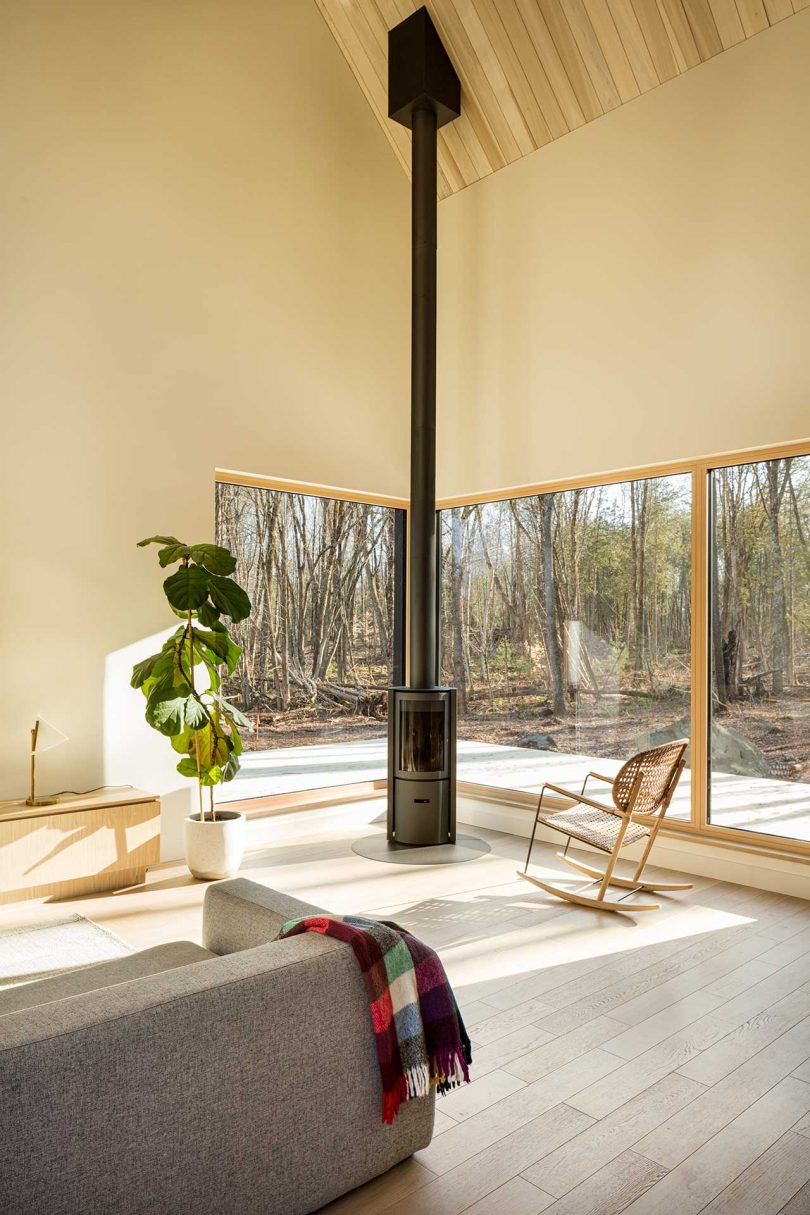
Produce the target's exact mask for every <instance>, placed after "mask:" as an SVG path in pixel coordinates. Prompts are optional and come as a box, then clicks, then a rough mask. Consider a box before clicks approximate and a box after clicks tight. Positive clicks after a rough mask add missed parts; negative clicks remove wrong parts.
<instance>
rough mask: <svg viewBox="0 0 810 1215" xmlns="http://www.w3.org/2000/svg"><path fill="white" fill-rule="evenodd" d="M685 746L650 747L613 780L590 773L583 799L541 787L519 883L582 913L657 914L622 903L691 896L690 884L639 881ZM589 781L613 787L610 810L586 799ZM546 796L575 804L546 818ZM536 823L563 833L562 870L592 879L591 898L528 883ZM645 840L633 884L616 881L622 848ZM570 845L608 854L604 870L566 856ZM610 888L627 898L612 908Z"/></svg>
mask: <svg viewBox="0 0 810 1215" xmlns="http://www.w3.org/2000/svg"><path fill="white" fill-rule="evenodd" d="M688 745H689V740H688V739H687V738H679V739H677V740H676V741H675V742H671V743H665V744H664V745H663V746H661V747H653V748H652V750H650V751H641V752H640V753H639V754H638V755H634V756H633V758H632V759H629V760H628V761H627V763H626V764H625V765H624V767H623V768H621V770H620V771H619V773H618V775H617V776H616V777H615V778H614V779H612V780H611V778H610V777H609V776H600V774H599V773H598V772H589V773H588V775H587V776H586V777H585V780H584V781H583V782H582V792H581V793H571V792H570V791H569V790H568V789H561V788H559V786H558V785H551V784H548V783H546V784H545V785H543V788H542V789H541V790H540V801H539V802H538V806H537V814H536V815H535V819H534V827H533V828H532V838H531V840H530V842H529V851H528V854H527V856H526V869H525V870H524V871H521V870H518V877H522V878H525V879H526V881H527V882H531V883H532V885H534V886H539V887H540V889H541V890H545V891H546V892H547V893H548V894H554V895H556V896H557V897H558V898H561V899H566V900H567V901H568V902H569V903H578V904H579V905H580V906H582V907H596V908H598V909H599V910H601V911H658V910H660V903H625V902H624V900H625V899H628V898H629V897H630V895H631V894H636V893H638V892H639V891H642V890H643V891H648V892H651V893H652V892H655V891H664V890H691V889H692V887H691V885H690V884H686V885H663V884H661V883H659V882H645V881H643V880H642V874H643V872H644V866H645V865H646V863H647V857H648V856H649V855H650V849H651V848H652V846H653V843H654V842H655V837H656V835H657V834H658V829H659V827H660V826H661V823H662V822H663V819H664V815H665V814H666V812H667V809H668V807H669V803H670V802H671V801H672V795H673V793H674V792H675V788H676V786H677V784H678V781H679V779H680V775H681V772H682V771H683V768H684V752H685V751H686V748H687V746H688ZM591 777H593V778H594V780H601V781H605V783H606V784H608V785H610V786H611V793H612V796H613V803H614V804H613V806H606V805H601V804H600V803H599V802H595V801H591V799H590V798H587V797H586V796H585V786H586V785H587V783H588V780H589V778H591ZM547 790H551V791H552V792H553V793H556V794H558V795H559V796H561V797H565V798H569V799H571V800H573V801H575V802H577V803H578V804H577V805H576V806H575V807H573V808H572V809H570V810H559V811H557V812H556V813H551V814H549V813H546V814H544V813H543V796H544V794H545V793H546V791H547ZM538 823H544V824H545V826H547V827H553V828H554V829H555V830H556V831H562V832H563V833H564V834H565V835H567V836H568V843H566V845H565V851H564V852H558V853H557V855H558V856H559V857H560V859H561V860H563V861H565V862H566V864H568V865H572V866H573V868H574V869H578V870H579V871H580V872H581V873H584V874H586V875H587V876H588V877H590V878H591V881H590V882H589V883H588V885H589V886H593V885H595V884H596V883H597V882H598V883H599V889H598V891H597V892H596V896H595V897H588V896H586V895H585V894H584V893H579V892H575V891H571V890H564V889H561V888H560V887H559V886H552V885H550V884H549V883H547V882H541V881H539V880H538V878H535V877H532V876H531V875H530V874H529V873H528V868H529V862H530V860H531V855H532V847H533V845H534V837H535V833H536V831H537V824H538ZM645 837H646V838H647V843H646V846H645V848H644V851H643V852H642V854H641V859H640V860H639V862H638V864H637V865H636V868H635V870H634V872H633V876H632V878H625V877H614V876H613V870H614V868H615V866H616V861H617V860H618V857H619V853H620V851H621V850H622V848H626V847H627V846H628V845H629V844H635V843H637V842H638V840H641V839H644V838H645ZM572 839H575V840H581V841H582V842H583V843H586V844H591V845H592V846H593V847H594V848H599V849H600V850H601V851H602V852H607V853H608V854H609V856H610V859H609V860H608V862H607V865H606V866H605V868H604V869H595V868H593V867H592V866H590V865H585V864H583V862H582V861H575V860H574V859H573V858H572V857H570V856H568V846H569V844H570V843H571V840H572ZM610 886H618V887H621V888H622V889H624V890H627V892H628V893H627V894H623V895H622V896H621V899H619V900H618V901H616V902H611V901H610V900H609V899H607V898H606V897H605V895H606V894H607V891H608V887H610ZM584 889H585V890H587V889H588V886H585V887H584Z"/></svg>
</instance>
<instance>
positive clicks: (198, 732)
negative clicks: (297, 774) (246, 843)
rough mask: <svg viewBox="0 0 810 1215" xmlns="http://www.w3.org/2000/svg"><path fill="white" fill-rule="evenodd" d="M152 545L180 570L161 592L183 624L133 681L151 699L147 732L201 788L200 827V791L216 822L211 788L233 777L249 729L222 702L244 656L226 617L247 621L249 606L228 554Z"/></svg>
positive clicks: (216, 548) (158, 540)
mask: <svg viewBox="0 0 810 1215" xmlns="http://www.w3.org/2000/svg"><path fill="white" fill-rule="evenodd" d="M149 544H158V545H160V548H159V550H158V561H159V562H160V565H161V568H162V569H166V568H167V567H168V566H171V565H177V567H178V568H177V569H176V570H175V571H174V573H172V574H169V576H168V577H167V578H166V580H165V581H164V583H163V590H164V591H165V593H166V598H167V600H168V601H169V606H170V607H171V608H172V610H173V611H174V614H175V615H176V616H179V617H180V619H181V620H182V624H181V625H180V626H179V627H178V628H177V629H176V630H175V631H174V633H172V635H171V637H170V638H169V639H168V640H167V641H166V642H165V643H164V645H163V647H162V648H161V649H160V650H159V651H158V653H157V654H152V655H151V656H150V657H149V658H144V659H143V661H142V662H138V663H136V664H135V666H134V667H133V669H132V679H131V680H130V682H131V684H132V687H133V688H140V689H141V691H142V692H143V694H144V696H145V697H146V720H147V721H148V722H149V725H150V726H152V727H153V729H155V730H157V731H158V732H159V733H160V734H165V735H166V737H167V738H168V739H169V741H170V742H171V745H172V747H173V748H174V750H175V751H176V752H177V754H178V755H180V756H181V757H182V758H181V759H180V760H179V762H178V764H177V771H178V772H179V773H180V775H181V776H187V777H189V778H190V779H192V780H196V781H197V784H198V786H199V799H200V820H201V821H204V820H205V818H206V815H205V813H204V810H203V788H208V789H209V790H210V794H209V798H210V811H209V815H208V817H209V818H210V819H211V820H212V821H214V820H215V819H216V809H215V807H214V795H213V794H214V786H215V785H219V784H222V783H223V782H225V781H230V780H233V778H234V777H235V776H236V773H237V772H238V771H239V756H240V755H241V753H242V738H241V736H240V734H239V728H240V727H242V728H243V729H250V722H249V721H248V719H247V718H246V717H245V716H244V714H243V713H241V712H240V710H239V709H238V708H237V707H236V705H234V704H231V703H230V702H229V701H228V700H226V699H225V698H224V697H223V696H222V695H221V687H222V673H221V672H222V668H224V670H225V671H226V672H227V674H228V675H233V673H234V671H235V669H236V664H237V662H238V661H239V658H240V655H241V653H242V649H241V647H240V646H238V645H237V644H236V642H235V641H234V640H233V638H232V637H231V635H230V633H229V632H228V627H227V625H226V624H225V623H224V620H223V617H224V618H226V619H228V620H230V621H231V622H232V623H238V622H239V621H240V620H245V619H246V618H247V617H248V616H249V615H250V610H251V603H250V599H249V597H248V595H247V594H246V592H245V591H244V590H243V589H242V587H241V586H239V584H238V583H237V582H235V581H234V580H233V578H232V577H231V574H232V573H233V572H234V570H235V569H236V560H235V559H234V557H233V556H232V554H231V553H230V552H229V551H228V549H227V548H223V547H222V546H221V545H219V544H183V542H182V541H181V540H178V539H177V537H176V536H149V537H148V538H147V539H146V540H141V541H139V543H138V547H139V548H144V547H145V546H146V545H149ZM201 676H202V678H201ZM203 684H207V686H205V687H204V686H203Z"/></svg>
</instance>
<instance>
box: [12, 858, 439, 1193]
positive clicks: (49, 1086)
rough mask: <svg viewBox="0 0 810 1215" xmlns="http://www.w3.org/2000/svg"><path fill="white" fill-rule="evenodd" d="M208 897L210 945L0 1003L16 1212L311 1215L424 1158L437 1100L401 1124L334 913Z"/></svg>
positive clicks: (164, 953)
mask: <svg viewBox="0 0 810 1215" xmlns="http://www.w3.org/2000/svg"><path fill="white" fill-rule="evenodd" d="M317 910H319V909H318V908H313V907H311V906H309V905H308V904H305V903H301V902H299V901H298V900H297V899H293V898H290V897H289V896H286V895H281V894H278V893H277V892H276V891H273V890H270V889H268V888H267V887H264V886H260V885H257V884H256V883H255V882H250V881H247V880H245V879H242V878H237V879H235V880H233V881H227V882H221V883H218V884H217V885H214V886H211V887H209V889H208V890H207V891H206V895H205V902H204V913H203V918H204V930H203V939H204V942H205V948H201V947H200V946H198V945H193V944H191V942H187V941H186V942H183V941H181V942H175V943H173V944H170V945H164V946H158V947H157V948H154V949H146V950H143V951H141V952H140V953H136V954H131V955H129V956H127V957H124V958H117V959H115V960H114V961H110V962H101V963H98V964H97V965H95V966H90V967H86V968H85V969H82V970H78V971H72V972H70V973H68V974H65V975H60V976H57V977H54V978H50V979H44V980H40V981H39V982H36V983H31V984H26V985H25V986H22V987H17V988H12V989H10V990H7V991H4V992H0V1211H2V1212H4V1215H22V1213H25V1215H57V1213H58V1215H78V1213H79V1212H87V1213H88V1215H90V1213H92V1215H102V1213H104V1215H107V1213H109V1215H130V1212H150V1215H181V1213H183V1212H192V1211H193V1212H199V1211H201V1210H203V1211H209V1212H229V1213H230V1212H239V1213H240V1215H244V1213H250V1212H261V1213H262V1215H304V1213H305V1212H310V1211H316V1210H318V1209H319V1208H320V1207H321V1206H322V1205H324V1204H325V1203H327V1202H330V1201H331V1200H332V1199H334V1198H337V1197H338V1196H339V1195H341V1194H343V1193H345V1192H346V1191H347V1190H351V1189H353V1188H354V1187H355V1186H358V1185H361V1184H362V1183H363V1182H365V1181H368V1180H369V1179H370V1178H372V1177H375V1176H377V1175H378V1174H379V1173H383V1172H384V1171H385V1170H386V1169H389V1168H390V1167H391V1166H392V1165H394V1164H397V1163H398V1162H399V1161H400V1160H404V1159H405V1158H406V1157H407V1156H410V1155H411V1154H412V1153H413V1152H415V1151H416V1150H417V1149H419V1148H423V1147H425V1146H426V1145H427V1144H428V1143H429V1142H430V1138H431V1135H432V1132H433V1112H434V1111H433V1104H434V1101H433V1097H432V1096H431V1097H428V1098H422V1099H420V1100H417V1101H410V1102H408V1103H407V1104H405V1105H404V1106H403V1107H402V1109H401V1111H400V1114H399V1117H398V1118H397V1119H396V1121H395V1122H394V1125H393V1126H391V1127H386V1126H384V1125H383V1123H382V1121H381V1090H380V1078H379V1071H378V1067H377V1057H376V1053H375V1048H374V1038H373V1033H372V1029H371V1022H370V1017H369V1010H368V1002H367V1000H366V995H365V990H364V987H363V982H362V980H361V977H360V973H359V969H358V966H357V963H356V961H355V958H354V955H353V953H352V951H351V950H350V949H349V948H348V947H347V946H346V945H343V944H341V943H340V942H338V941H334V940H331V939H328V938H326V937H321V936H317V935H315V934H312V933H309V934H304V935H301V936H296V937H292V938H290V939H289V940H285V941H276V940H275V937H276V935H277V933H278V930H279V928H280V926H281V925H282V924H283V923H284V921H285V920H287V919H290V918H292V917H294V916H299V915H304V914H307V913H309V912H313V911H317Z"/></svg>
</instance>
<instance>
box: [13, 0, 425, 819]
mask: <svg viewBox="0 0 810 1215" xmlns="http://www.w3.org/2000/svg"><path fill="white" fill-rule="evenodd" d="M0 124H2V125H1V126H0V132H1V133H0V146H1V147H2V151H1V152H0V162H1V163H2V185H0V240H1V241H2V291H0V309H1V310H2V311H1V312H0V366H2V456H1V457H0V460H1V462H2V475H1V476H0V520H2V522H1V523H0V531H1V532H2V568H3V577H2V592H1V593H0V617H1V618H2V626H1V627H2V651H3V657H2V673H3V695H2V697H0V737H2V744H3V745H2V768H0V797H11V796H18V795H20V794H21V793H23V792H24V790H25V785H26V779H27V754H26V748H27V744H28V729H29V727H30V725H31V724H32V722H33V717H34V714H35V713H36V712H38V711H39V712H42V713H43V714H45V716H46V717H48V718H50V719H51V720H52V721H53V722H54V724H56V725H58V726H59V727H60V728H61V729H62V730H64V731H66V732H67V733H68V734H69V735H70V742H69V744H67V745H66V746H63V747H62V748H61V749H60V750H59V751H55V752H53V754H52V755H51V756H47V757H46V758H45V759H44V761H43V764H42V778H43V784H45V785H48V786H50V787H51V788H53V787H54V786H56V787H57V788H61V787H73V788H76V789H83V788H86V787H88V786H92V785H96V784H98V783H100V782H101V781H103V780H107V781H116V782H117V781H121V782H126V781H131V782H135V783H140V784H145V785H148V786H150V787H153V788H155V787H157V788H158V789H159V790H160V791H163V790H165V789H167V788H170V787H171V786H172V785H173V784H179V783H180V778H179V777H176V776H174V775H173V761H172V759H171V755H170V753H169V754H166V746H165V743H164V741H163V740H161V739H158V738H157V737H156V736H152V735H151V732H149V731H148V730H147V729H146V727H145V726H142V724H141V717H142V702H141V700H140V697H139V695H138V694H134V693H133V694H131V696H130V695H129V694H128V693H127V692H126V680H127V678H128V667H129V665H130V663H131V661H132V658H133V657H135V656H136V655H137V654H138V653H140V652H142V650H143V644H141V639H143V638H145V637H147V636H148V635H149V634H152V633H154V632H155V631H156V630H158V629H159V628H161V627H162V625H163V624H165V623H166V608H165V606H164V604H163V600H162V591H161V587H160V582H161V578H160V575H159V571H158V568H157V562H156V560H155V556H154V552H155V550H151V552H149V553H144V552H143V551H141V550H138V549H136V548H135V543H136V541H137V540H138V539H139V538H140V537H142V536H146V535H149V534H150V533H152V532H155V531H169V532H174V533H176V534H178V535H179V536H181V537H184V538H190V539H194V540H200V539H204V538H208V537H210V536H211V533H212V530H213V471H214V468H215V467H216V466H220V467H225V468H235V469H247V470H252V471H257V472H265V473H269V474H275V475H281V476H286V477H290V478H297V479H298V478H300V479H305V480H308V481H314V482H322V483H327V484H340V485H347V486H350V487H359V488H365V489H369V490H382V491H387V492H391V493H395V494H401V493H404V492H407V453H406V449H405V446H404V443H405V441H406V437H407V402H408V341H407V324H408V317H409V304H408V255H409V246H408V213H409V191H408V184H407V181H406V179H405V177H404V175H403V173H402V170H401V169H400V167H399V166H398V165H397V163H396V162H395V160H394V157H393V155H392V154H391V152H390V149H389V148H388V146H387V144H386V141H385V138H384V136H383V133H382V132H381V131H380V130H379V128H378V126H377V123H376V121H375V119H374V118H373V116H372V114H371V112H370V110H369V108H368V106H367V104H366V102H365V100H364V98H363V96H362V94H361V92H360V90H359V88H358V86H357V84H356V83H355V81H354V79H353V77H352V75H351V72H350V71H349V69H348V67H347V65H346V63H345V62H344V60H343V58H342V56H341V54H340V52H339V50H338V48H337V46H336V45H335V43H334V41H333V39H332V36H331V34H330V33H329V31H328V29H327V28H326V26H325V24H324V22H323V20H322V18H321V17H320V15H319V13H318V10H317V6H316V5H315V3H314V2H313V0H228V3H222V2H221V0H193V2H183V0H161V2H160V3H144V2H143V0H116V2H115V3H109V2H107V0H96V2H93V0H72V2H71V3H69V4H68V3H64V0H9V2H8V3H6V4H4V5H3V6H2V18H0ZM127 647H133V648H132V649H127ZM105 684H106V686H105ZM132 697H134V700H133V699H132ZM187 783H188V782H186V784H187Z"/></svg>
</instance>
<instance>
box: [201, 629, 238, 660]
mask: <svg viewBox="0 0 810 1215" xmlns="http://www.w3.org/2000/svg"><path fill="white" fill-rule="evenodd" d="M194 640H195V641H201V642H202V643H203V645H205V646H207V647H208V649H209V650H213V652H214V653H215V654H216V656H217V658H218V659H219V661H220V662H225V660H226V658H227V657H228V647H229V645H232V644H233V642H232V641H231V640H230V638H229V637H228V634H227V633H208V632H206V631H205V629H196V630H195V633H194Z"/></svg>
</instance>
